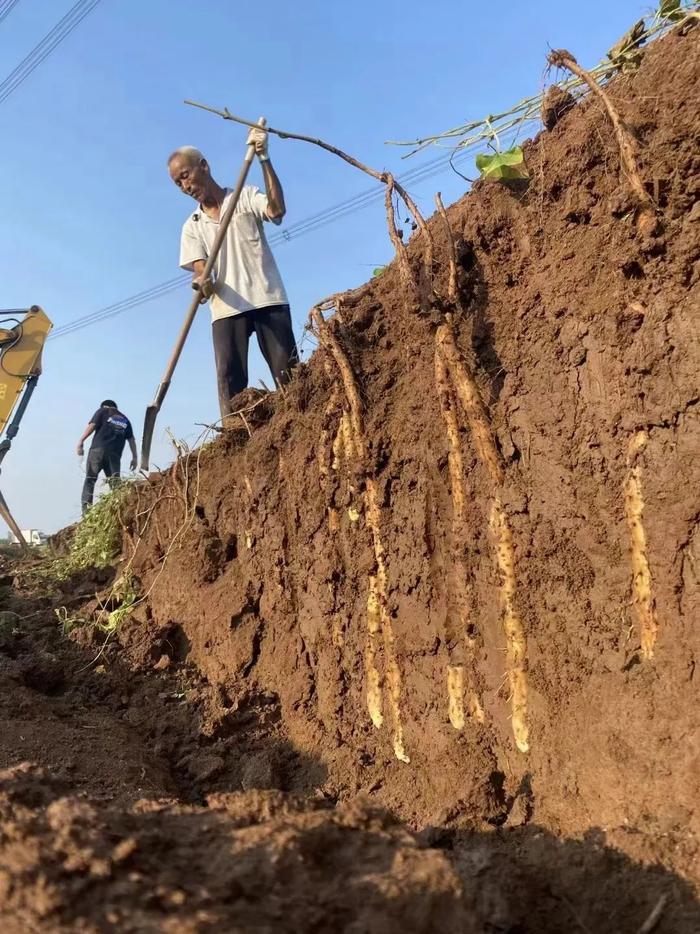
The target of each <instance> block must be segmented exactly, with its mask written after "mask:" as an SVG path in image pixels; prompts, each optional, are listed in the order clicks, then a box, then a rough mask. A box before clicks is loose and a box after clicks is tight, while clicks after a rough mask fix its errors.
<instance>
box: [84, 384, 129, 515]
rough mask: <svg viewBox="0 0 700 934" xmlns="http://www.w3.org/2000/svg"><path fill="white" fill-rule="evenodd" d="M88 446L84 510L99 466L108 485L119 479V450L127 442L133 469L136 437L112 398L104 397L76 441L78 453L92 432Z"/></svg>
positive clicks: (120, 450)
mask: <svg viewBox="0 0 700 934" xmlns="http://www.w3.org/2000/svg"><path fill="white" fill-rule="evenodd" d="M93 432H94V433H95V437H94V438H93V439H92V444H91V445H90V450H89V451H88V457H87V467H86V469H85V484H84V486H83V495H82V505H83V513H85V512H86V511H87V510H88V509H89V508H90V506H92V498H93V496H94V494H95V484H96V483H97V477H98V474H99V472H100V471H101V470H102V471H103V472H104V475H105V476H106V477H107V481H108V483H109V485H110V486H112V487H114V486H115V485H116V484H117V483H118V481H119V471H120V469H121V460H122V451H123V450H124V445H125V444H126V442H127V441H128V442H129V447H130V448H131V470H136V462H137V455H136V441H135V440H134V432H133V429H132V427H131V422H130V421H129V419H128V418H127V417H126V415H122V413H121V412H120V411H119V409H118V408H117V403H116V402H114V400H113V399H105V401H104V402H103V403H102V404H101V405H100V407H99V409H98V410H97V411H96V412H95V414H94V415H93V416H92V418H91V419H90V422H89V424H88V426H87V428H86V429H85V431H84V432H83V436H82V438H81V439H80V441H79V442H78V457H82V456H83V453H84V448H83V443H84V442H85V441H86V440H87V439H88V438H89V437H90V435H91V434H92V433H93Z"/></svg>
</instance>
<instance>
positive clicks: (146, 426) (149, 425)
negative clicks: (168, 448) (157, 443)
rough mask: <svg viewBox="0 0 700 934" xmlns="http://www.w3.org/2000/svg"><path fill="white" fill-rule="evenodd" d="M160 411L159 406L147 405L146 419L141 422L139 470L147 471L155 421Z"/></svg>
mask: <svg viewBox="0 0 700 934" xmlns="http://www.w3.org/2000/svg"><path fill="white" fill-rule="evenodd" d="M159 411H160V406H159V405H155V404H153V405H149V406H148V408H147V409H146V417H145V418H144V420H143V436H142V438H141V470H148V464H149V461H150V458H151V443H152V441H153V431H154V429H155V427H156V419H157V418H158V412H159Z"/></svg>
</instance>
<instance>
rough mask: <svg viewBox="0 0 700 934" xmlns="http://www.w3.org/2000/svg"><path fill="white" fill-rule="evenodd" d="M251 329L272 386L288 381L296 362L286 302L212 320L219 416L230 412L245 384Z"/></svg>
mask: <svg viewBox="0 0 700 934" xmlns="http://www.w3.org/2000/svg"><path fill="white" fill-rule="evenodd" d="M253 332H255V334H256V336H257V338H258V344H259V346H260V350H261V351H262V355H263V357H264V358H265V362H266V363H267V365H268V366H269V367H270V372H271V373H272V378H273V379H274V381H275V386H284V385H285V384H286V383H288V382H289V379H290V375H291V370H292V369H293V367H294V366H295V365H296V364H297V363H298V362H299V354H298V353H297V345H296V342H295V340H294V332H293V331H292V316H291V314H290V313H289V305H270V307H269V308H254V309H253V310H252V311H245V312H243V314H240V315H232V316H231V317H229V318H219V320H218V321H214V322H213V335H214V358H215V360H216V380H217V384H218V390H219V407H220V408H221V417H222V418H224V416H226V415H230V414H231V412H232V409H231V399H232V398H233V396H235V395H236V394H237V393H239V392H242V391H243V390H244V389H245V388H246V386H247V385H248V342H249V341H250V336H251V334H252V333H253Z"/></svg>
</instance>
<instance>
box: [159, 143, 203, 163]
mask: <svg viewBox="0 0 700 934" xmlns="http://www.w3.org/2000/svg"><path fill="white" fill-rule="evenodd" d="M175 159H184V160H185V161H186V162H187V164H188V165H198V164H199V163H200V162H206V161H207V160H206V159H205V158H204V153H202V152H201V151H200V150H199V149H197V147H196V146H180V148H179V149H176V150H175V152H171V153H170V155H169V156H168V168H169V167H170V164H171V163H172V162H174V161H175Z"/></svg>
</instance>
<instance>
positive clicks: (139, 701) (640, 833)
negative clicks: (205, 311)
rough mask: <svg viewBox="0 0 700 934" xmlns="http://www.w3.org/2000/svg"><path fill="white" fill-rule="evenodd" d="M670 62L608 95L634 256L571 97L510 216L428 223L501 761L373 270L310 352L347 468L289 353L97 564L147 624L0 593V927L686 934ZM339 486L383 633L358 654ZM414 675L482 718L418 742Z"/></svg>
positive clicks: (696, 505)
mask: <svg viewBox="0 0 700 934" xmlns="http://www.w3.org/2000/svg"><path fill="white" fill-rule="evenodd" d="M699 34H700V31H699V30H697V29H696V30H694V31H691V32H690V33H689V34H688V35H686V36H679V35H671V36H669V37H667V38H666V39H664V40H661V41H659V42H658V43H656V44H655V45H653V46H652V47H651V48H650V49H649V51H648V52H647V54H646V56H645V58H644V61H643V64H642V67H641V70H640V71H639V73H638V74H636V75H625V76H623V77H621V78H618V79H616V80H615V81H614V82H613V83H612V85H610V87H609V92H610V95H611V98H612V99H613V101H614V103H615V105H616V106H617V108H618V110H619V111H620V113H621V115H622V117H623V119H624V120H625V122H626V124H627V127H628V128H629V130H630V131H631V132H632V133H633V134H634V137H635V138H636V140H637V148H638V151H639V160H640V166H639V168H640V172H641V177H642V178H643V179H644V180H645V182H646V183H648V186H649V191H650V193H651V194H652V196H653V198H654V200H655V202H656V204H657V205H658V207H659V220H660V230H659V231H658V232H657V233H656V235H655V236H654V237H651V238H650V237H645V236H643V235H642V232H641V231H639V230H638V229H637V227H636V224H635V203H634V200H633V199H632V197H631V195H630V194H629V192H628V186H627V184H626V182H625V178H624V176H622V175H621V172H620V156H619V151H618V149H617V144H616V141H615V138H614V136H613V133H612V128H611V125H610V123H609V120H608V118H607V116H606V114H605V113H604V112H603V111H602V109H601V107H600V105H599V103H598V102H595V101H590V100H589V101H587V102H585V103H584V104H582V105H579V106H577V107H575V108H574V109H572V110H569V111H568V112H566V108H564V110H563V111H560V112H558V113H557V119H556V120H555V121H552V126H553V128H552V130H551V131H550V132H547V133H543V134H542V135H541V136H539V137H538V138H537V139H536V140H534V141H533V142H531V143H530V144H528V145H527V146H526V158H527V163H528V166H529V168H530V172H531V182H530V184H529V186H528V187H527V190H526V191H522V190H520V191H517V192H516V191H509V190H508V189H506V188H503V187H501V186H499V185H498V184H497V183H489V184H483V183H480V184H477V185H476V186H475V188H474V191H473V192H472V193H471V194H470V195H468V196H467V197H465V198H464V199H463V200H462V201H461V202H459V203H458V204H456V205H454V206H452V208H450V209H449V211H448V214H449V221H450V225H451V228H452V230H453V232H454V235H455V238H456V241H457V251H458V256H459V266H460V268H459V280H460V289H461V294H462V300H463V303H464V306H465V313H464V314H463V315H462V316H461V317H459V318H458V319H457V320H456V322H455V326H456V331H457V334H458V342H459V344H460V347H461V349H462V353H463V354H464V358H465V360H466V361H468V362H469V363H470V365H471V367H472V369H473V370H474V372H475V374H476V379H477V382H478V384H479V387H480V390H481V393H482V395H483V397H484V401H485V403H486V405H487V409H488V413H489V417H490V420H491V424H492V426H493V431H494V433H495V437H496V441H497V447H498V451H499V452H500V455H499V456H500V457H502V460H503V463H504V465H505V482H504V484H503V485H502V487H501V488H500V490H499V491H498V495H499V497H500V502H501V504H502V508H503V510H504V514H505V515H506V516H507V519H508V522H509V524H510V527H511V528H512V532H513V542H514V555H515V560H514V571H515V590H514V595H513V597H512V603H513V604H514V606H515V613H516V614H517V616H518V617H519V619H520V620H521V621H522V624H523V627H524V632H525V636H526V639H527V670H526V672H525V679H526V682H527V691H528V704H527V723H528V727H529V747H530V748H529V751H528V752H527V753H523V752H521V751H519V750H518V749H517V748H516V746H515V743H514V739H513V729H512V724H511V720H510V715H511V710H512V707H511V703H510V699H509V697H508V696H507V695H508V690H509V689H508V687H507V686H505V687H504V685H507V680H508V679H507V674H508V672H507V660H506V659H507V657H508V655H507V652H506V648H507V646H506V637H505V634H504V612H505V610H504V604H503V599H504V595H503V586H502V577H501V575H500V574H499V566H498V563H497V560H496V542H495V540H494V534H495V532H494V527H493V523H491V524H490V515H491V511H492V504H493V500H494V495H495V494H494V490H493V481H492V477H490V475H489V472H488V470H487V469H486V467H485V465H484V463H483V461H482V459H481V458H480V454H479V447H478V446H477V445H475V442H474V435H473V433H472V430H471V428H470V423H469V422H468V420H467V419H465V418H464V417H463V416H462V414H461V410H458V407H457V408H456V409H455V414H456V415H457V417H458V420H459V426H458V431H459V444H460V448H461V452H462V458H463V462H464V463H463V476H462V483H463V485H464V491H465V496H466V513H465V518H464V522H463V523H462V524H461V525H460V523H455V522H453V518H454V516H453V502H454V499H453V497H454V494H455V491H454V490H453V489H452V488H451V483H450V472H449V469H448V453H449V444H448V434H447V431H446V427H445V421H444V418H443V414H442V412H441V408H440V404H439V397H438V393H437V389H436V383H435V369H434V353H435V330H436V327H437V326H438V325H439V324H440V323H441V322H442V321H443V320H444V317H443V315H444V303H440V302H437V301H434V302H433V303H432V305H431V306H430V307H427V306H426V305H425V304H424V306H423V308H422V310H420V309H418V308H417V307H416V304H417V303H416V301H415V300H414V297H413V296H412V295H407V294H406V292H405V290H404V289H403V287H402V285H401V282H400V278H399V270H398V268H396V264H393V265H392V266H391V267H389V268H388V269H387V271H386V272H385V273H384V274H383V275H382V276H381V277H379V278H378V279H376V280H373V281H372V282H371V283H370V284H369V285H368V286H367V287H365V288H364V289H362V290H360V291H359V292H358V293H357V294H356V295H355V296H353V297H351V298H349V299H348V301H347V302H346V304H345V306H344V309H343V311H342V315H341V316H336V319H335V320H334V322H333V324H332V329H333V333H334V334H335V337H336V338H337V340H338V341H339V342H340V344H341V346H342V347H343V348H344V350H345V352H346V353H347V355H348V358H349V361H350V363H351V366H352V368H353V370H354V373H355V376H356V378H357V381H358V384H359V387H360V395H361V402H362V405H363V408H364V432H365V437H366V441H367V446H368V449H369V454H368V457H367V461H366V463H364V464H363V463H360V462H359V461H358V458H357V457H356V456H352V454H350V455H349V454H348V445H347V444H346V446H345V448H344V450H341V449H340V446H339V445H338V444H336V445H335V450H334V445H333V442H334V439H335V438H336V437H337V434H338V426H339V423H340V420H341V415H342V411H343V401H344V396H343V392H342V389H343V387H342V382H341V380H340V377H339V374H338V371H337V369H336V368H335V364H334V361H333V358H332V356H331V355H330V354H329V352H328V351H327V350H324V349H321V350H319V351H318V352H317V353H315V354H314V356H313V358H312V359H311V361H310V362H309V364H307V365H305V366H303V367H301V368H300V369H299V372H298V376H297V378H296V379H295V381H294V383H293V385H292V386H291V387H290V388H289V389H288V390H287V391H286V393H285V394H284V395H278V396H277V397H276V398H274V399H266V400H264V402H263V403H261V404H260V405H258V406H257V408H255V409H254V411H253V412H252V413H250V416H249V418H248V419H247V427H246V426H245V425H244V424H243V422H242V421H241V425H240V426H236V427H234V428H232V429H230V430H227V431H226V432H225V433H224V434H223V436H222V437H221V438H220V439H219V440H217V441H216V442H215V443H213V444H210V445H206V446H205V447H204V448H202V449H200V450H199V451H197V452H195V453H193V454H191V455H189V456H188V457H185V458H181V459H180V460H179V461H178V462H177V464H176V465H175V466H174V467H173V469H172V470H171V471H169V472H167V473H166V474H162V475H161V474H157V475H153V476H152V477H151V478H149V481H148V483H147V484H143V485H141V486H140V488H139V490H138V503H137V504H136V508H135V509H134V511H133V514H132V515H131V517H130V518H129V521H128V523H127V528H126V530H125V537H124V558H125V560H128V561H129V562H130V567H131V569H132V572H133V574H134V576H135V578H136V580H137V582H138V585H139V587H140V589H141V592H142V593H143V594H147V598H146V599H145V600H144V601H143V602H142V603H141V604H140V605H139V606H138V608H137V609H136V610H135V611H134V613H133V614H132V617H131V619H130V620H129V622H128V623H126V624H124V625H123V626H122V628H121V629H120V630H119V632H118V634H117V636H116V637H113V638H111V639H106V638H105V635H104V634H103V633H101V632H100V631H99V630H96V629H93V628H91V627H89V626H84V627H77V628H75V629H73V630H72V631H71V632H70V638H66V637H65V636H64V634H63V633H62V632H61V630H60V628H59V627H58V626H57V623H56V617H55V614H54V613H53V609H54V607H56V606H60V605H64V604H66V605H68V604H69V603H70V601H71V600H73V601H74V602H73V603H72V604H71V605H70V609H71V612H72V611H73V607H77V609H76V610H75V612H76V613H78V614H79V615H82V616H87V615H88V614H89V612H90V610H91V609H93V608H94V601H93V603H92V604H91V603H90V602H89V601H88V602H87V603H85V602H84V601H83V602H82V605H81V600H80V599H76V593H78V592H79V593H94V592H95V590H99V589H100V588H102V589H104V588H105V587H108V585H109V578H108V577H105V576H103V577H102V578H101V579H97V580H96V579H90V578H87V579H86V578H83V579H82V580H80V581H73V582H71V583H70V584H69V585H67V586H66V589H65V593H58V594H53V595H52V596H47V595H45V596H37V594H36V592H35V590H34V591H33V590H32V588H31V587H30V586H29V584H28V583H27V582H26V579H25V578H19V579H17V580H15V581H14V582H13V580H12V577H11V576H9V577H6V578H5V579H4V581H0V584H2V585H3V586H4V592H5V601H4V602H5V607H4V608H3V609H5V610H9V611H10V612H11V613H14V614H15V616H12V617H8V616H0V682H1V683H0V692H1V693H0V717H1V718H2V721H3V723H2V729H1V730H0V766H5V767H7V770H6V771H5V772H3V773H2V774H1V775H0V809H1V813H0V917H1V918H2V919H3V922H4V927H5V929H7V930H10V931H22V932H23V931H40V932H44V931H63V930H67V931H68V930H70V931H72V930H76V931H104V930H120V931H122V930H124V931H151V930H154V931H155V930H158V931H178V932H180V931H209V930H212V931H213V930H226V931H229V930H230V931H255V932H258V931H260V932H263V931H265V932H267V931H290V932H291V931H302V930H303V931H319V932H320V931H339V930H342V931H348V932H356V934H360V932H370V931H371V932H373V931H377V932H379V931H381V932H390V931H432V930H442V929H444V930H446V931H460V932H469V931H475V932H512V934H515V932H532V934H535V932H538V934H539V932H545V934H547V932H570V931H583V932H586V931H587V932H613V931H615V932H624V934H627V932H629V934H636V932H638V931H641V930H643V925H644V924H645V921H646V920H647V919H648V918H649V916H650V914H651V913H652V911H653V909H654V908H655V906H657V905H661V907H660V913H659V917H658V921H657V922H656V925H655V926H654V928H653V930H655V931H658V932H661V934H690V932H697V931H698V930H700V902H698V884H699V883H700V874H699V873H698V868H697V859H698V853H699V848H698V833H700V812H699V810H698V805H697V801H698V796H699V794H700V780H699V779H698V774H699V766H700V733H699V731H698V728H697V709H698V708H697V704H698V696H697V678H696V677H695V663H696V657H697V653H698V651H699V650H700V644H699V642H698V634H697V622H698V614H699V612H700V572H699V571H698V568H699V567H700V494H699V493H698V491H699V490H700V456H699V455H700V405H699V403H700V388H699V382H698V376H697V374H698V372H699V369H700V342H699V341H698V336H697V335H698V324H699V320H698V319H699V312H700V301H699V297H700V94H698V75H699V73H700V68H699V65H700V45H699V42H698V35H699ZM430 228H431V230H432V233H433V237H434V240H435V260H434V266H433V275H434V286H435V291H436V292H437V293H438V294H439V295H445V294H446V292H447V275H448V263H447V256H448V253H447V238H446V234H445V229H444V226H443V225H442V222H441V219H440V218H439V217H436V218H433V220H431V222H430ZM421 248H422V242H421V238H420V237H414V238H413V240H412V242H411V244H410V245H409V253H410V257H411V261H412V263H413V265H414V268H416V266H417V264H418V262H419V260H420V256H421ZM248 429H249V430H250V435H249V430H248ZM635 441H636V447H635ZM372 483H373V484H374V487H376V489H377V491H378V499H379V503H378V505H379V510H378V514H379V534H380V536H381V540H382V543H383V547H384V550H385V553H386V558H385V561H386V578H387V584H386V602H385V603H383V602H382V601H383V599H384V597H383V596H382V595H381V594H380V603H381V605H382V606H385V607H386V609H387V618H388V620H389V625H390V627H391V630H392V635H393V641H392V639H391V638H388V639H386V640H385V641H383V642H382V641H381V639H380V640H379V641H377V642H376V643H375V642H374V641H372V639H373V637H372V636H371V634H369V633H368V626H367V621H368V591H369V589H370V578H371V577H373V578H375V579H376V577H377V563H376V549H375V547H374V546H373V540H372V535H371V528H370V525H369V524H368V520H367V516H368V512H367V509H366V503H367V489H368V484H372ZM637 494H639V496H641V501H642V505H643V512H642V514H641V517H640V516H637V517H636V518H635V519H634V522H635V524H634V527H633V529H632V532H631V530H630V518H629V513H630V509H631V506H630V503H633V501H634V497H635V496H637ZM626 511H627V515H626ZM640 523H641V525H640ZM640 528H643V531H644V538H645V541H646V558H647V561H648V567H649V568H650V572H651V593H650V594H649V595H648V599H647V602H646V611H647V617H646V619H647V624H649V625H651V624H653V626H655V627H656V628H657V630H658V634H657V638H656V642H655V645H654V648H653V654H652V653H651V652H650V651H648V641H645V639H647V640H648V632H647V636H646V637H645V638H644V639H643V638H642V635H643V633H642V628H641V627H642V624H643V622H644V609H645V603H644V598H643V597H642V596H640V592H641V591H640V589H639V588H640V586H641V585H640V581H642V577H643V573H642V572H640V569H639V565H637V566H636V571H637V578H636V585H634V583H633V567H632V564H631V557H630V554H631V552H630V548H631V546H630V542H631V538H632V536H633V535H638V533H639V529H640ZM374 545H376V540H375V542H374ZM637 554H638V559H639V549H638V551H637ZM7 573H8V574H10V575H11V569H10V570H8V572H7ZM369 615H370V617H371V613H370V614H369ZM650 621H651V623H650ZM384 623H386V619H385V620H384ZM652 628H653V627H652ZM370 642H371V644H372V645H374V646H375V648H376V663H377V669H378V672H379V675H378V677H379V686H380V688H381V689H382V692H383V704H384V709H383V714H384V723H383V725H382V726H381V727H380V728H376V727H375V726H373V724H372V721H371V719H370V716H369V713H368V704H367V689H368V677H367V672H368V670H369V667H368V666H369V663H370V661H371V659H370V658H369V657H368V652H367V647H368V643H370ZM649 655H652V657H648V656H649ZM392 659H394V660H395V662H396V665H395V666H393V667H392ZM395 671H398V674H399V678H398V680H397V679H396V678H395V677H394V673H395ZM448 671H452V672H453V673H454V672H455V671H459V673H460V676H461V678H462V680H463V685H464V692H465V697H467V698H468V696H470V695H471V693H473V694H475V695H476V696H477V697H478V699H479V703H480V705H481V707H482V708H483V718H482V719H483V722H479V719H478V718H477V717H473V716H472V717H469V716H467V718H466V722H465V723H464V725H463V727H462V728H461V729H456V728H455V727H454V726H453V725H452V723H451V721H450V717H449V716H448V710H449V708H448ZM392 679H393V680H392ZM392 684H393V688H394V693H393V695H392V690H391V688H392ZM392 697H394V698H395V699H396V702H397V709H398V713H399V716H400V721H401V726H402V730H403V746H404V748H405V753H406V756H407V757H408V758H409V759H410V762H403V761H399V759H398V758H397V757H396V756H395V755H394V748H393V739H394V738H395V736H394V735H393V734H395V732H396V731H395V724H394V723H393V722H392V715H391V711H392V707H391V701H392ZM461 699H462V698H461V696H460V700H461ZM453 701H454V696H453ZM466 706H467V707H468V705H466ZM453 720H454V718H453ZM21 763H24V764H21ZM662 898H663V899H665V901H663V903H660V899H662ZM647 929H648V930H651V928H647Z"/></svg>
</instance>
